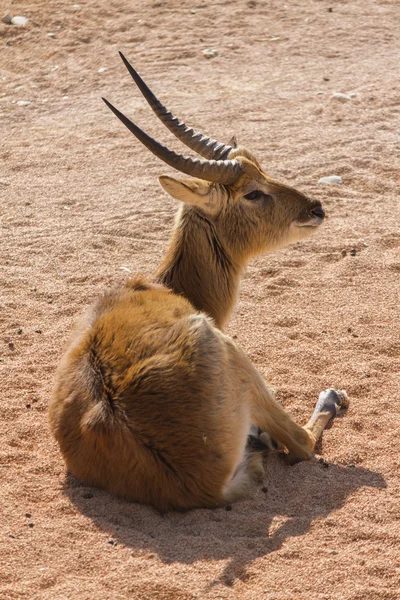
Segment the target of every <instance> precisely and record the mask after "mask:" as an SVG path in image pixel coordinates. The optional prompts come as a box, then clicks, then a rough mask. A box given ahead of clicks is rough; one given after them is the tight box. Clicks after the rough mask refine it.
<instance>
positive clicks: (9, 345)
mask: <svg viewBox="0 0 400 600" xmlns="http://www.w3.org/2000/svg"><path fill="white" fill-rule="evenodd" d="M8 347H9V348H10V350H15V344H14V342H8Z"/></svg>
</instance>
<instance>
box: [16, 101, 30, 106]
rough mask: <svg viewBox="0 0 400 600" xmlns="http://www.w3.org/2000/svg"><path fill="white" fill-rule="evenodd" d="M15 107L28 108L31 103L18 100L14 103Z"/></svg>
mask: <svg viewBox="0 0 400 600" xmlns="http://www.w3.org/2000/svg"><path fill="white" fill-rule="evenodd" d="M16 104H17V106H30V105H31V103H30V102H29V100H18V101H17V102H16Z"/></svg>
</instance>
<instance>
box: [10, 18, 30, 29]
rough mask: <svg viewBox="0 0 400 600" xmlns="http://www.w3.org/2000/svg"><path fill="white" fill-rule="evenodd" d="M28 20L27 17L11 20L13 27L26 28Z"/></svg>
mask: <svg viewBox="0 0 400 600" xmlns="http://www.w3.org/2000/svg"><path fill="white" fill-rule="evenodd" d="M27 22H28V19H27V18H26V17H20V16H16V17H13V18H12V19H11V23H12V25H17V27H25V25H26V24H27Z"/></svg>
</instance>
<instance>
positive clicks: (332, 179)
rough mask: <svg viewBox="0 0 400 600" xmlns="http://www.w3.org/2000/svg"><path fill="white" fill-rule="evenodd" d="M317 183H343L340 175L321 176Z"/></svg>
mask: <svg viewBox="0 0 400 600" xmlns="http://www.w3.org/2000/svg"><path fill="white" fill-rule="evenodd" d="M318 183H329V184H340V183H343V179H342V178H341V177H340V175H327V176H326V177H321V179H319V180H318Z"/></svg>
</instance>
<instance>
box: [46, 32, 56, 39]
mask: <svg viewBox="0 0 400 600" xmlns="http://www.w3.org/2000/svg"><path fill="white" fill-rule="evenodd" d="M47 37H49V38H54V39H55V38H56V37H57V36H56V34H55V33H54V32H53V31H50V33H48V34H47Z"/></svg>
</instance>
